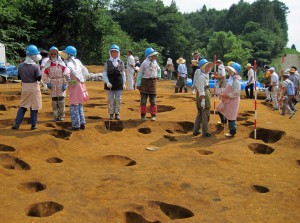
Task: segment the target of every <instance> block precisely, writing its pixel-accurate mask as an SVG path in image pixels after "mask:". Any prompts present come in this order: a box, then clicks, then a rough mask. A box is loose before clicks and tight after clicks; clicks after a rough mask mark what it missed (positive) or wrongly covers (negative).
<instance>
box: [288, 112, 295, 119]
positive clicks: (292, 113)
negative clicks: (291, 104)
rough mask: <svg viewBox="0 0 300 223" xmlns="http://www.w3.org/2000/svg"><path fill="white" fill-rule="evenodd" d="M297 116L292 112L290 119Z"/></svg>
mask: <svg viewBox="0 0 300 223" xmlns="http://www.w3.org/2000/svg"><path fill="white" fill-rule="evenodd" d="M294 115H295V112H293V111H292V112H291V114H290V117H289V119H291V118H293V116H294Z"/></svg>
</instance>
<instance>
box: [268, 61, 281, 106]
mask: <svg viewBox="0 0 300 223" xmlns="http://www.w3.org/2000/svg"><path fill="white" fill-rule="evenodd" d="M268 71H270V74H271V86H270V87H271V98H272V101H273V108H272V110H279V105H278V100H277V97H278V96H277V95H278V84H279V78H278V74H276V72H275V68H274V67H271V68H270V69H269V70H268Z"/></svg>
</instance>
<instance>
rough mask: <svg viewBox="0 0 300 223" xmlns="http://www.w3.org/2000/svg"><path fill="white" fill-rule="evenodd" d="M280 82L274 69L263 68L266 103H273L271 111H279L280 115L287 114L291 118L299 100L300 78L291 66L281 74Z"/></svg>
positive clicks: (295, 68)
mask: <svg viewBox="0 0 300 223" xmlns="http://www.w3.org/2000/svg"><path fill="white" fill-rule="evenodd" d="M281 78H282V82H281V83H280V79H279V76H278V74H277V73H276V71H275V68H274V67H271V68H270V67H269V66H268V65H265V66H264V84H265V93H266V99H265V101H266V102H272V103H273V108H272V109H273V110H280V108H281V107H282V111H281V113H280V114H281V115H283V116H284V115H285V114H286V113H288V114H289V118H292V117H293V116H294V115H295V112H296V111H297V108H296V107H295V105H296V104H297V103H298V101H299V100H300V77H299V73H298V71H297V67H295V66H292V67H291V68H290V69H287V70H286V71H285V72H283V73H281Z"/></svg>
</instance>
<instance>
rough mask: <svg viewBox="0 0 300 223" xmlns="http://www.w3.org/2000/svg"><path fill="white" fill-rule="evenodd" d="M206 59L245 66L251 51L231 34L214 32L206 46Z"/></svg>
mask: <svg viewBox="0 0 300 223" xmlns="http://www.w3.org/2000/svg"><path fill="white" fill-rule="evenodd" d="M207 52H208V58H211V59H212V58H214V55H216V56H217V58H218V59H220V60H222V61H224V62H225V63H226V62H229V61H236V62H239V63H241V64H246V63H247V61H248V59H249V58H250V57H251V54H250V52H251V49H247V48H245V46H244V45H243V41H242V40H241V39H239V38H238V37H237V36H235V35H234V34H233V33H232V32H230V31H229V32H227V33H226V32H224V31H221V32H215V33H214V34H213V36H212V37H211V38H210V40H209V43H208V45H207Z"/></svg>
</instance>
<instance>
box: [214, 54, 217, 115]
mask: <svg viewBox="0 0 300 223" xmlns="http://www.w3.org/2000/svg"><path fill="white" fill-rule="evenodd" d="M216 66H217V56H216V55H214V85H215V87H214V115H215V114H216V97H217V96H216V85H217V81H216V75H217V73H216V70H217V67H216Z"/></svg>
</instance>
